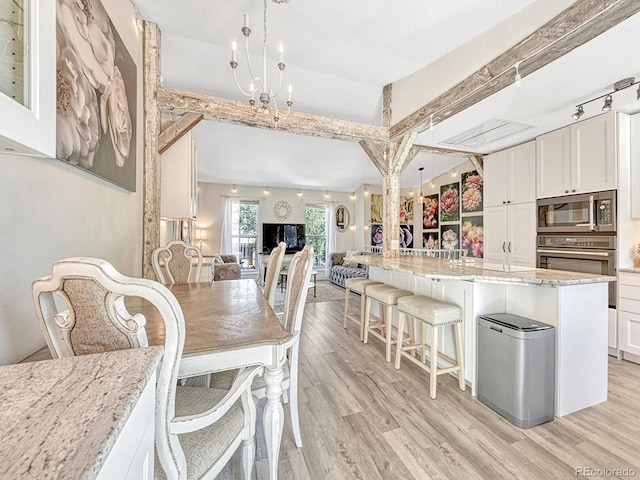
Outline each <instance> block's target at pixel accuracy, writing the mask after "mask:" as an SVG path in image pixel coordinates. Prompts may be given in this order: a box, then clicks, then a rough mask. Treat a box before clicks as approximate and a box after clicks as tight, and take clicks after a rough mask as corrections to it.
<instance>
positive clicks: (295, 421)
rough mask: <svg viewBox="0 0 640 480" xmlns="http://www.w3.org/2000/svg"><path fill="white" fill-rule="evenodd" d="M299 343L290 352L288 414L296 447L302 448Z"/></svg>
mask: <svg viewBox="0 0 640 480" xmlns="http://www.w3.org/2000/svg"><path fill="white" fill-rule="evenodd" d="M299 348H300V343H299V342H298V344H296V345H295V346H294V347H293V349H294V350H295V351H292V352H291V353H292V355H293V358H292V362H291V367H290V368H291V371H290V373H289V413H290V415H291V428H292V430H293V439H294V441H295V443H296V447H298V448H302V434H301V433H300V417H299V415H298V355H299V352H298V349H299Z"/></svg>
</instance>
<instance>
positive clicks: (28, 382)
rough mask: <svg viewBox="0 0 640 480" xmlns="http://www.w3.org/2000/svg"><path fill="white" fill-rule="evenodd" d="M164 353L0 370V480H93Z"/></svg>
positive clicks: (126, 353) (140, 351) (125, 353)
mask: <svg viewBox="0 0 640 480" xmlns="http://www.w3.org/2000/svg"><path fill="white" fill-rule="evenodd" d="M162 352H163V348H162V347H149V348H134V349H131V350H120V351H115V352H107V353H100V354H96V355H83V356H78V357H71V358H62V359H58V360H45V361H42V362H34V363H24V364H18V365H7V366H3V367H0V405H1V406H2V408H1V410H0V432H2V441H1V442H0V472H2V474H0V476H2V478H12V479H13V478H15V479H18V478H20V479H38V480H45V479H74V480H78V479H83V480H89V479H95V478H96V477H97V475H98V472H99V471H100V469H101V468H102V465H103V464H104V461H105V459H106V458H107V456H108V455H109V452H110V451H111V448H112V447H113V445H114V443H115V441H116V439H117V438H118V435H119V434H120V432H121V431H122V428H123V427H124V424H125V423H126V421H127V420H128V418H129V415H130V414H131V411H132V410H133V408H134V407H135V405H136V403H137V401H138V399H139V397H140V395H141V393H142V391H143V389H144V387H145V385H146V384H147V382H148V380H149V378H150V377H151V375H152V374H153V372H154V371H155V368H156V366H157V365H158V363H159V362H160V360H161V358H162Z"/></svg>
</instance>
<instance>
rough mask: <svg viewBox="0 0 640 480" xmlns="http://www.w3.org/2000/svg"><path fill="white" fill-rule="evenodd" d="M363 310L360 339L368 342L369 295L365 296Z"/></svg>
mask: <svg viewBox="0 0 640 480" xmlns="http://www.w3.org/2000/svg"><path fill="white" fill-rule="evenodd" d="M365 305H366V306H365V310H364V322H363V324H362V331H363V335H362V341H363V342H364V343H368V341H369V318H370V317H371V297H367V301H366V303H365Z"/></svg>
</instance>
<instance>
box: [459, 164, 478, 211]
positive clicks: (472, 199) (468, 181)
mask: <svg viewBox="0 0 640 480" xmlns="http://www.w3.org/2000/svg"><path fill="white" fill-rule="evenodd" d="M461 188H462V201H461V203H462V213H473V212H481V211H482V198H483V197H482V194H483V191H482V189H483V184H482V177H481V176H480V175H478V172H477V171H475V170H473V171H472V172H466V173H463V174H462V187H461Z"/></svg>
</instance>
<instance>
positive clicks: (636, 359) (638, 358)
mask: <svg viewBox="0 0 640 480" xmlns="http://www.w3.org/2000/svg"><path fill="white" fill-rule="evenodd" d="M622 359H623V360H627V361H628V362H633V363H637V364H640V355H634V354H633V353H629V352H622Z"/></svg>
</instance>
